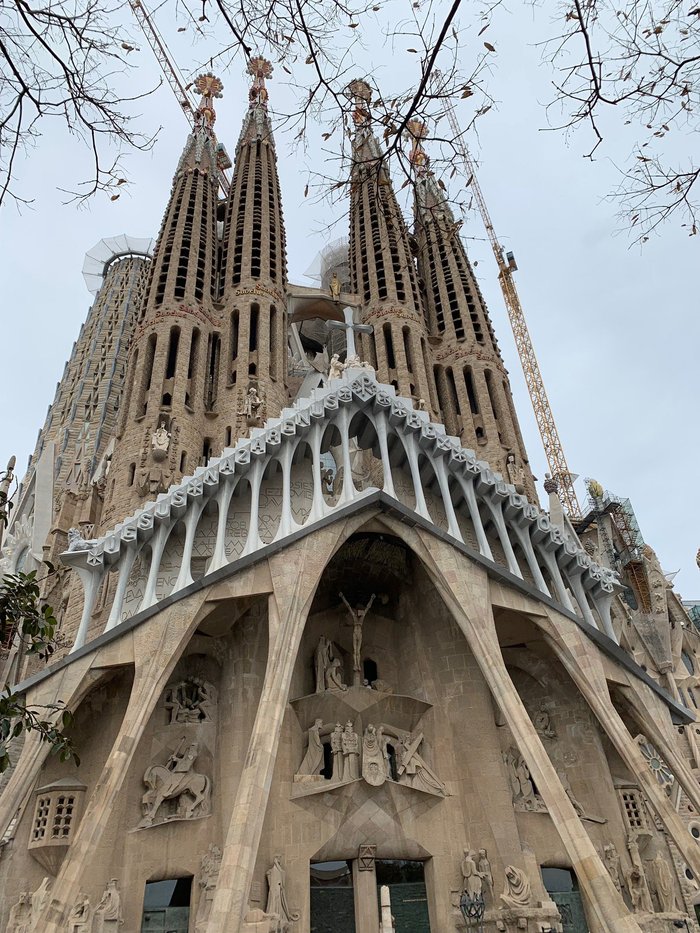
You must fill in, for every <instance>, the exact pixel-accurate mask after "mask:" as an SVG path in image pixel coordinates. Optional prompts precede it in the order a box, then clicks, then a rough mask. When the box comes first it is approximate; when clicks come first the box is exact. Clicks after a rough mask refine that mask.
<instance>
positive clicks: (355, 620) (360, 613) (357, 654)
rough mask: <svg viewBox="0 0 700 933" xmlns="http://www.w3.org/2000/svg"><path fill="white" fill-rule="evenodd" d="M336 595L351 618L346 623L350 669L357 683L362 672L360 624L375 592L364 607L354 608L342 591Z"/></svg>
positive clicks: (361, 624) (368, 609)
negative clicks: (350, 632) (349, 643)
mask: <svg viewBox="0 0 700 933" xmlns="http://www.w3.org/2000/svg"><path fill="white" fill-rule="evenodd" d="M338 595H339V596H340V598H341V599H342V600H343V602H344V603H345V605H346V607H347V610H348V612H349V613H350V618H351V620H352V621H351V622H348V625H352V669H353V670H354V671H355V674H356V675H357V677H356V678H355V680H356V681H358V685H359V678H360V674H361V673H362V626H363V625H364V621H365V619H366V617H367V613H368V612H369V611H370V609H371V608H372V603H373V602H374V600H375V599H376V598H377V594H376V593H372V596H371V597H370V601H369V602H368V603H367V605H366V606H365V607H364V609H363V608H362V606H357V607H356V608H355V609H353V608H352V606H351V605H350V603H349V602H348V601H347V599H346V598H345V597H344V596H343V594H342V593H339V594H338Z"/></svg>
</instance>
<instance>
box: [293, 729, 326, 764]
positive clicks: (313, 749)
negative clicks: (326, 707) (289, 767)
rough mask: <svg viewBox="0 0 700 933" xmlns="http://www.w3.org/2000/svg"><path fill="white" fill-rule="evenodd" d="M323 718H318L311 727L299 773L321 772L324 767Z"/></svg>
mask: <svg viewBox="0 0 700 933" xmlns="http://www.w3.org/2000/svg"><path fill="white" fill-rule="evenodd" d="M322 728H323V720H322V719H317V720H316V721H315V722H314V724H313V726H311V728H310V729H309V744H308V747H307V749H306V754H305V755H304V760H303V761H302V763H301V764H300V765H299V770H298V772H297V774H320V773H321V768H322V767H323V741H322V739H321V729H322Z"/></svg>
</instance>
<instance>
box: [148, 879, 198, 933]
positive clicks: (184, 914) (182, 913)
mask: <svg viewBox="0 0 700 933" xmlns="http://www.w3.org/2000/svg"><path fill="white" fill-rule="evenodd" d="M191 889H192V879H191V878H172V879H169V880H167V881H149V882H147V884H146V892H145V895H144V899H143V920H142V921H141V933H187V931H188V930H189V928H190V893H191Z"/></svg>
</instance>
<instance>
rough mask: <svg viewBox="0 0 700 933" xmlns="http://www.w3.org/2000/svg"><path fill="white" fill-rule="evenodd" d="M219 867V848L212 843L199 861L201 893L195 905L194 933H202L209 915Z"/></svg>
mask: <svg viewBox="0 0 700 933" xmlns="http://www.w3.org/2000/svg"><path fill="white" fill-rule="evenodd" d="M220 868H221V849H220V848H219V847H218V846H215V845H214V844H213V843H211V845H210V846H209V850H208V851H207V852H205V853H204V855H203V856H202V861H201V872H200V876H199V887H200V888H201V894H200V896H199V904H198V905H197V918H196V920H195V924H194V929H195V933H204V930H205V929H206V926H207V922H208V920H209V915H210V914H211V905H212V903H213V901H214V895H215V893H216V884H217V882H218V880H219V870H220Z"/></svg>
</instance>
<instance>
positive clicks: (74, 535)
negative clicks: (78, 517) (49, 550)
mask: <svg viewBox="0 0 700 933" xmlns="http://www.w3.org/2000/svg"><path fill="white" fill-rule="evenodd" d="M96 543H97V542H95V541H86V540H85V538H84V537H83V536H82V535H81V534H80V532H79V531H78V529H77V528H69V529H68V550H69V551H89V550H91V549H92V548H93V547H94V546H95V544H96Z"/></svg>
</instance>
